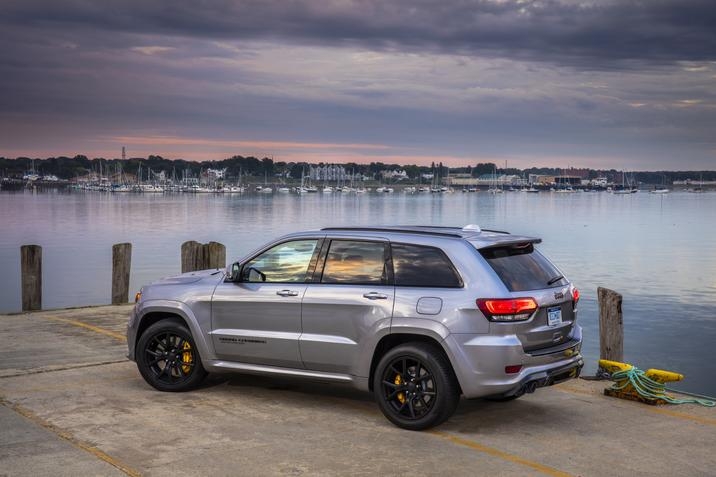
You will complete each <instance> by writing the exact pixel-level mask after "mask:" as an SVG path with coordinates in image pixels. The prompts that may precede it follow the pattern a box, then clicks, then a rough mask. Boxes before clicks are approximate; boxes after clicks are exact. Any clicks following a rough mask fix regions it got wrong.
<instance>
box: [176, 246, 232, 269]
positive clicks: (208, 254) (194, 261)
mask: <svg viewBox="0 0 716 477" xmlns="http://www.w3.org/2000/svg"><path fill="white" fill-rule="evenodd" d="M225 266H226V247H225V246H224V245H223V244H221V243H219V242H209V243H205V244H200V243H199V242H196V241H194V240H190V241H189V242H184V243H183V244H182V245H181V272H182V273H187V272H193V271H195V270H206V269H209V268H224V267H225Z"/></svg>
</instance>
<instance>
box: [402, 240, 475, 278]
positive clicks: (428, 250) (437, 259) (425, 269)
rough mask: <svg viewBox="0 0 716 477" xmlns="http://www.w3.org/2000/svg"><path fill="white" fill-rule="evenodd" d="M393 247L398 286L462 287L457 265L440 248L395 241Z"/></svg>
mask: <svg viewBox="0 0 716 477" xmlns="http://www.w3.org/2000/svg"><path fill="white" fill-rule="evenodd" d="M391 249H392V252H393V273H394V275H395V285H396V286H404V287H437V288H460V287H462V281H461V280H460V277H459V276H458V274H457V272H456V271H455V267H453V265H452V263H451V262H450V259H449V258H448V257H447V256H446V255H445V253H444V252H443V251H442V250H440V249H439V248H435V247H425V246H420V245H407V244H398V243H394V244H391Z"/></svg>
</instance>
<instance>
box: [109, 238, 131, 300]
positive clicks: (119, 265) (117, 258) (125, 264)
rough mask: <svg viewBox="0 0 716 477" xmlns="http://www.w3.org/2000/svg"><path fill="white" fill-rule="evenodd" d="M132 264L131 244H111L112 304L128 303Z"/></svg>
mask: <svg viewBox="0 0 716 477" xmlns="http://www.w3.org/2000/svg"><path fill="white" fill-rule="evenodd" d="M131 265H132V244H131V243H118V244H114V245H112V304H113V305H119V304H121V303H129V270H130V268H131Z"/></svg>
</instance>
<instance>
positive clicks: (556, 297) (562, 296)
mask: <svg viewBox="0 0 716 477" xmlns="http://www.w3.org/2000/svg"><path fill="white" fill-rule="evenodd" d="M562 298H564V292H556V293H555V294H554V299H555V300H561V299H562Z"/></svg>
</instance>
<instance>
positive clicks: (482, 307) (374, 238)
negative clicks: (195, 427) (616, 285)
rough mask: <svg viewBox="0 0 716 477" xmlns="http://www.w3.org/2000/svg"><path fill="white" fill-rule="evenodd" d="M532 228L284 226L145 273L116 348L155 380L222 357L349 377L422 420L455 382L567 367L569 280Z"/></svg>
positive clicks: (512, 382) (418, 425)
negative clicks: (150, 278)
mask: <svg viewBox="0 0 716 477" xmlns="http://www.w3.org/2000/svg"><path fill="white" fill-rule="evenodd" d="M539 242H540V239H537V238H533V237H526V236H518V235H511V234H509V233H506V232H497V231H491V230H480V228H479V227H478V226H476V225H468V226H465V227H463V228H457V227H418V226H409V227H341V228H337V227H336V228H325V229H322V230H318V231H309V232H301V233H294V234H290V235H286V236H284V237H281V238H279V239H277V240H274V241H273V242H270V243H268V244H267V245H265V246H263V247H261V248H260V249H258V250H256V251H254V252H252V253H251V254H249V255H248V256H246V257H245V258H243V259H242V260H240V261H238V262H236V263H234V264H233V265H232V266H231V267H229V268H228V269H227V270H226V271H224V270H207V271H201V272H194V273H186V274H183V275H179V276H177V277H174V278H168V279H164V280H162V281H159V282H157V283H154V284H152V285H150V286H146V287H144V288H142V290H141V291H140V293H138V294H137V304H136V306H135V307H134V310H133V312H132V316H131V319H130V321H129V325H128V329H127V342H128V344H129V353H128V357H129V359H132V360H134V361H136V362H137V367H138V368H139V372H140V373H141V374H142V376H143V377H144V379H145V380H146V381H147V382H148V383H149V384H150V385H152V386H154V387H155V388H157V389H159V390H161V391H184V390H187V389H190V388H193V387H195V386H197V385H198V384H199V383H200V382H201V380H202V379H203V378H204V377H205V376H206V374H207V372H226V371H236V372H241V373H253V374H262V375H274V376H294V377H305V378H309V379H317V380H321V381H331V382H336V383H348V384H350V385H353V386H355V387H357V388H359V389H362V390H366V391H368V390H370V391H373V393H374V395H375V397H376V400H377V402H378V405H379V406H380V409H381V410H382V412H383V413H384V414H385V416H386V417H387V418H388V419H389V420H390V421H391V422H393V423H394V424H396V425H398V426H400V427H403V428H406V429H414V430H419V429H426V428H428V427H431V426H435V425H437V424H439V423H441V422H443V421H445V420H446V419H448V418H449V417H450V415H451V414H452V413H453V411H454V410H455V408H456V406H457V404H458V401H459V399H460V395H461V394H462V395H464V396H465V397H466V398H468V399H470V398H488V399H494V400H500V401H506V400H510V399H514V398H517V397H519V396H521V395H522V394H524V393H526V392H527V393H531V392H533V391H534V390H535V389H536V388H538V387H542V386H549V385H552V384H554V383H558V382H561V381H564V380H567V379H570V378H575V377H577V376H578V375H579V372H580V370H581V368H582V365H583V360H582V356H581V355H580V348H581V343H582V331H581V328H580V327H579V326H578V325H577V324H576V318H577V310H576V307H577V301H578V300H579V292H578V291H577V289H576V288H574V286H572V285H571V284H570V283H569V282H568V281H567V279H566V278H565V277H564V276H563V275H562V273H561V272H560V271H559V270H558V269H557V268H556V267H555V266H554V265H553V264H552V263H551V262H550V261H549V260H547V258H545V257H544V256H543V255H542V254H541V253H539V252H538V251H537V250H536V249H535V248H534V246H535V244H537V243H539Z"/></svg>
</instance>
